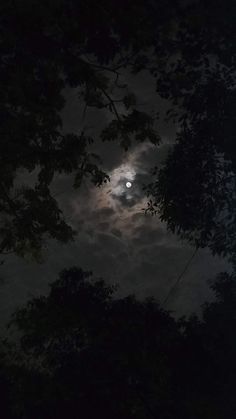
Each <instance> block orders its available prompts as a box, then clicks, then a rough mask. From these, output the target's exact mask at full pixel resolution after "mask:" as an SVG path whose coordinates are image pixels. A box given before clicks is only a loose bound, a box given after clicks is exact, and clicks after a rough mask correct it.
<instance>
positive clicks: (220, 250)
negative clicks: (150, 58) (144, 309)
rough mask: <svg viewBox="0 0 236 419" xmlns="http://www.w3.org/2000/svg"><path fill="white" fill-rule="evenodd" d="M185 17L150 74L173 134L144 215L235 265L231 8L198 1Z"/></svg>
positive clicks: (235, 154) (230, 3) (235, 152)
mask: <svg viewBox="0 0 236 419" xmlns="http://www.w3.org/2000/svg"><path fill="white" fill-rule="evenodd" d="M182 12H183V13H182V15H181V17H180V19H179V20H178V21H177V23H176V31H175V34H174V36H173V37H172V50H170V49H168V48H166V50H165V51H164V53H163V57H162V61H161V63H160V64H159V66H158V68H156V70H154V72H155V75H156V77H157V91H158V93H159V94H160V95H161V96H162V97H163V98H166V99H168V100H170V101H171V102H172V106H171V107H170V109H169V110H168V112H167V119H168V120H172V121H174V122H175V123H176V124H177V127H178V132H177V137H176V143H175V145H174V147H173V149H172V150H171V151H170V153H169V156H168V158H167V160H166V163H165V165H164V166H163V167H162V168H156V170H155V171H154V175H155V179H154V181H153V182H152V184H150V185H149V187H148V188H147V190H148V193H149V195H151V196H152V198H151V201H150V202H149V207H148V210H150V211H152V212H153V213H155V212H158V213H159V214H160V217H161V219H162V220H163V221H166V222H167V225H168V227H169V229H170V230H171V231H173V232H176V233H177V234H179V235H180V236H181V237H183V238H186V239H188V240H190V242H192V243H193V244H194V245H195V246H196V247H205V246H208V247H209V248H210V249H211V250H212V252H213V253H214V254H220V255H223V256H227V257H228V258H230V259H231V261H233V262H234V263H235V251H236V242H235V238H236V231H235V225H236V223H235V217H236V212H235V208H236V206H235V204H236V183H235V179H236V178H235V167H236V149H235V141H234V133H235V128H236V126H235V112H234V109H235V99H236V91H235V83H236V79H235V60H236V48H235V45H236V44H235V35H236V34H235V25H234V22H233V16H235V12H236V9H235V2H233V1H227V2H226V3H222V2H220V1H208V2H205V1H201V0H199V1H196V2H189V5H188V6H187V7H186V8H185V9H183V10H182Z"/></svg>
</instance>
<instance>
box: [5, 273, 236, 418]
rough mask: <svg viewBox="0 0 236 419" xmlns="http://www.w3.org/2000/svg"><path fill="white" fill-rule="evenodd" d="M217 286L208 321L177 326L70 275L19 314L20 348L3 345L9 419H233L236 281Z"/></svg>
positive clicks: (149, 307)
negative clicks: (122, 418) (102, 418)
mask: <svg viewBox="0 0 236 419" xmlns="http://www.w3.org/2000/svg"><path fill="white" fill-rule="evenodd" d="M212 288H213V289H214V291H215V294H216V300H215V301H214V302H213V303H207V304H205V305H204V307H203V316H202V320H200V319H199V318H198V317H197V316H195V315H193V316H191V317H190V318H187V319H186V318H182V319H179V320H175V319H174V318H173V317H172V316H171V315H170V313H168V312H166V311H164V310H162V309H161V308H160V306H159V304H158V303H157V302H156V301H155V300H154V299H151V298H149V299H147V300H145V301H142V302H141V301H137V300H136V299H135V298H134V297H133V296H128V297H125V298H121V299H118V298H114V297H115V296H114V294H113V293H114V288H112V287H110V286H108V285H106V284H105V283H104V281H103V280H101V279H98V280H96V279H94V278H93V277H92V275H91V273H89V272H84V271H83V270H81V269H79V268H71V269H68V270H64V271H63V272H62V273H61V274H60V277H59V279H58V280H57V281H56V282H54V283H53V284H51V291H50V293H49V295H48V296H47V297H38V298H34V299H32V300H31V301H29V302H28V303H27V304H26V305H25V306H24V307H22V308H20V309H19V310H18V311H16V313H15V314H14V316H13V318H12V323H11V326H12V327H14V328H15V330H16V331H17V336H18V338H17V340H16V343H12V342H10V341H8V342H7V341H6V340H5V342H3V345H2V348H3V349H2V353H3V354H4V356H3V357H2V362H1V365H0V377H4V380H5V381H4V385H2V390H1V392H2V393H3V392H4V393H5V399H6V401H5V406H6V407H5V409H6V411H8V412H9V413H8V414H9V415H10V416H9V417H10V418H11V417H12V418H14V419H17V418H21V417H24V418H26V419H27V418H30V419H31V418H32V417H33V418H35V419H37V418H41V417H45V418H46V419H47V418H50V419H52V418H53V419H54V418H64V417H65V415H66V416H67V417H68V418H77V417H78V416H82V417H83V418H85V419H87V418H89V419H90V418H93V417H94V415H97V416H99V417H104V418H107V419H108V418H110V417H111V416H112V417H113V416H114V418H119V417H121V416H122V417H124V418H137V419H143V418H145V419H146V418H155V417H159V418H161V419H165V418H169V419H174V418H176V415H178V417H181V418H184V419H185V418H186V419H189V418H192V419H197V418H199V417H201V418H203V419H211V418H212V417H213V416H214V417H215V418H217V419H224V418H225V417H227V418H233V417H234V416H235V407H236V406H235V397H234V385H233V384H234V381H235V376H236V364H235V359H236V357H235V354H236V341H235V333H234V331H235V320H236V312H235V307H236V305H235V298H236V294H235V278H234V275H229V274H226V273H223V274H221V275H220V276H219V277H218V278H217V280H216V281H214V282H213V284H212ZM13 330H14V329H13Z"/></svg>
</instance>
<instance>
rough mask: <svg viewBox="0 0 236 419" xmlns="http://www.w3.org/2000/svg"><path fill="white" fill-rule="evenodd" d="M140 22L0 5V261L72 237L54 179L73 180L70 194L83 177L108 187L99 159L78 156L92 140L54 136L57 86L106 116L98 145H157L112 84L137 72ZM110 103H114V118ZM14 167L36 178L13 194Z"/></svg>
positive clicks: (105, 12) (142, 40)
mask: <svg viewBox="0 0 236 419" xmlns="http://www.w3.org/2000/svg"><path fill="white" fill-rule="evenodd" d="M150 6H151V4H150ZM124 7H125V9H126V14H125V16H124V13H123V10H124ZM149 13H150V11H149V9H146V7H145V4H144V2H143V1H141V0H139V1H138V2H136V3H135V4H134V3H133V2H132V1H129V2H119V4H118V3H117V2H116V1H112V2H110V1H106V0H105V1H103V2H99V3H98V2H95V1H93V0H90V1H89V2H83V1H74V0H72V1H69V2H68V1H65V0H61V1H53V0H52V1H49V2H48V1H38V0H34V1H33V2H32V1H29V0H23V1H20V2H19V1H12V2H9V1H3V2H1V15H2V19H1V23H0V27H1V34H2V39H1V61H0V76H1V86H0V91H1V103H0V118H1V128H0V130H1V131H0V133H1V142H0V159H1V160H0V166H1V169H0V171H1V182H0V211H1V226H0V237H1V241H0V251H1V252H2V253H8V252H11V251H13V252H16V253H17V254H19V255H23V256H24V255H25V254H26V253H31V254H32V255H33V256H34V257H37V255H39V254H40V250H41V248H42V245H43V240H44V239H45V236H46V237H48V236H49V237H53V238H56V239H59V240H61V241H67V240H69V239H71V238H72V237H73V233H74V232H73V231H72V229H71V227H70V226H69V225H67V224H66V222H65V220H64V218H63V214H62V213H61V211H60V209H59V208H58V203H57V201H56V200H55V199H54V198H53V197H52V196H51V191H50V184H51V182H52V180H53V178H54V174H55V173H56V172H59V173H61V172H63V173H67V174H70V173H71V174H73V176H74V186H75V187H79V185H80V184H81V182H82V180H83V179H84V178H85V177H88V178H89V179H90V180H91V181H92V182H93V183H94V184H95V185H98V186H99V185H101V184H102V183H103V182H104V181H107V180H108V176H107V175H106V174H105V173H104V172H103V171H102V169H101V167H99V166H100V165H101V162H100V160H99V157H98V156H96V155H94V154H92V153H90V152H89V150H88V145H89V144H90V143H91V142H92V141H93V139H92V138H90V137H89V136H87V135H86V134H85V133H84V132H81V133H80V134H79V135H75V134H66V135H64V134H63V131H62V129H61V128H62V120H61V117H60V111H61V110H62V108H63V106H64V103H65V100H64V98H63V94H62V91H63V89H64V88H65V87H66V86H71V87H73V88H76V89H79V94H80V97H81V100H83V101H84V104H85V109H86V107H87V106H94V107H96V108H98V109H108V110H109V111H110V112H111V114H112V115H113V117H114V120H112V121H111V123H109V125H108V126H107V127H105V128H104V130H103V132H102V133H101V137H102V139H103V140H104V141H105V140H116V139H118V140H119V141H120V143H121V145H122V146H123V147H124V148H125V149H127V148H128V147H129V145H130V143H131V139H132V138H133V137H135V139H136V140H138V141H143V140H145V139H150V140H151V141H152V142H154V143H156V142H158V140H159V138H158V136H157V134H156V132H155V130H154V128H153V123H154V120H153V118H152V117H151V116H149V115H147V114H145V113H143V112H140V111H138V110H137V109H135V97H134V95H132V94H131V93H130V92H129V91H128V90H127V88H125V86H123V85H122V84H121V83H120V81H119V70H120V69H124V68H126V67H127V65H128V64H129V61H130V59H131V58H132V60H133V61H132V66H133V68H135V69H136V71H139V69H140V68H142V67H143V65H144V63H145V59H144V57H143V55H142V56H141V55H140V51H142V50H145V48H147V47H148V45H150V42H151V41H150V39H151V37H150V31H149V30H146V29H145V27H146V24H147V25H148V27H150V28H151V27H153V25H154V19H153V18H152V20H151V21H149V18H150V14H149ZM131 17H132V19H130V18H131ZM13 28H14V30H13ZM142 57H143V58H142ZM142 62H143V64H142ZM112 87H113V88H114V87H115V88H116V90H118V91H120V93H121V96H120V98H119V99H116V98H114V97H113V96H112V94H111V93H110V90H111V89H112ZM116 102H120V103H122V104H123V107H124V109H125V110H124V111H123V112H122V113H120V112H118V110H117V106H116V105H117V103H116ZM22 168H23V169H25V170H26V171H28V173H29V174H30V173H32V172H34V173H35V172H36V173H37V181H36V184H35V186H34V187H25V186H24V185H20V187H17V188H16V180H17V174H18V172H19V169H22Z"/></svg>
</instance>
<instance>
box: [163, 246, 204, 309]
mask: <svg viewBox="0 0 236 419" xmlns="http://www.w3.org/2000/svg"><path fill="white" fill-rule="evenodd" d="M197 251H198V248H196V249H195V250H194V252H193V254H192V255H191V256H190V258H189V260H188V261H187V263H186V265H185V267H184V269H183V271H182V272H181V273H180V275H179V276H178V278H177V279H176V281H175V283H174V284H173V285H172V287H171V288H170V290H169V292H168V294H167V296H166V298H165V299H164V301H163V302H162V305H163V306H165V304H166V303H167V301H168V300H169V298H170V297H171V295H172V294H173V292H174V291H175V290H176V288H177V287H178V285H179V283H180V281H181V279H182V278H183V276H184V274H185V273H186V271H187V269H188V267H189V266H190V264H191V262H192V260H193V259H194V257H195V256H196V253H197Z"/></svg>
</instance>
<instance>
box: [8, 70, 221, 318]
mask: <svg viewBox="0 0 236 419" xmlns="http://www.w3.org/2000/svg"><path fill="white" fill-rule="evenodd" d="M123 78H124V80H126V81H128V83H129V86H130V88H131V89H134V90H135V93H136V95H137V97H138V104H139V109H141V110H145V111H151V112H159V113H160V114H161V115H162V114H164V111H165V110H166V108H167V106H168V103H167V102H166V101H164V100H160V98H159V97H158V96H157V94H156V93H155V89H154V88H153V80H152V79H151V78H150V76H148V75H147V74H146V73H145V72H142V73H141V74H139V75H138V76H136V77H135V76H132V77H131V76H128V75H127V74H123ZM64 95H65V97H66V106H65V108H64V111H63V114H62V116H63V122H64V127H63V130H64V132H75V133H78V132H79V130H81V127H82V128H83V130H84V132H85V133H86V134H87V133H88V134H92V135H93V136H95V137H96V135H97V133H98V132H99V130H100V129H101V128H102V127H103V125H104V124H105V123H106V122H107V121H108V119H109V118H110V115H109V114H108V113H106V112H105V111H99V110H97V109H96V110H93V108H88V109H87V110H86V114H85V112H84V109H83V107H82V105H81V102H80V100H79V99H78V94H77V90H76V89H67V90H65V91H64ZM120 110H121V111H122V109H121V108H120ZM160 121H161V122H159V124H158V126H157V129H158V132H159V133H160V135H161V138H162V143H161V144H160V145H159V146H154V145H151V144H150V143H141V144H133V145H132V147H131V148H130V149H129V150H128V151H127V152H125V151H123V150H122V149H121V148H120V147H119V145H118V144H114V143H105V144H104V143H101V142H100V141H99V140H97V141H95V143H94V145H92V146H91V150H92V151H94V152H96V153H97V154H99V155H100V156H101V158H102V160H103V169H104V170H105V171H106V172H107V173H108V174H109V176H110V182H108V183H107V184H105V185H104V186H101V187H100V188H97V187H95V186H92V185H91V184H90V183H86V182H85V183H83V185H82V186H81V187H80V188H79V189H77V190H74V189H73V188H72V185H71V183H72V182H71V178H70V176H66V175H57V176H56V177H55V178H54V181H53V184H52V192H53V196H55V197H57V199H58V200H59V203H60V207H61V208H62V210H63V211H64V213H65V216H66V220H67V221H68V223H69V224H70V225H71V226H72V227H73V228H75V229H76V230H77V232H78V234H77V237H76V238H75V241H74V242H73V243H69V244H66V245H64V244H60V243H58V242H53V241H49V242H48V243H47V248H45V251H44V260H43V262H42V263H41V264H37V263H36V262H32V261H27V260H23V259H21V258H19V257H17V256H8V257H6V259H5V264H4V265H3V266H2V283H1V288H0V307H1V316H0V321H1V326H3V325H4V324H5V322H6V321H7V320H8V319H9V315H10V314H11V313H12V312H13V311H14V310H15V308H16V307H17V306H18V305H21V303H23V302H25V301H26V300H27V299H28V298H31V297H32V296H35V295H39V294H42V293H46V292H47V290H48V283H50V282H53V281H54V280H55V279H56V277H57V275H58V273H59V272H60V270H61V269H63V268H67V267H71V266H80V267H82V268H83V269H89V270H92V271H93V273H94V275H95V276H102V277H103V278H104V279H105V280H106V281H108V282H109V283H116V284H118V285H119V288H118V291H117V295H127V294H129V293H132V294H135V295H136V296H137V297H138V298H144V297H146V296H150V295H153V296H155V297H156V298H157V299H158V300H159V301H160V302H162V301H164V300H165V298H166V296H167V294H168V292H169V291H170V289H171V287H172V286H173V284H174V283H175V281H176V279H177V278H178V277H179V275H180V274H181V272H182V271H183V270H184V268H185V266H186V264H187V263H188V261H189V259H190V257H191V255H192V253H193V251H194V249H193V248H192V247H190V246H189V245H188V244H187V243H184V242H181V241H180V240H179V239H177V238H176V237H175V236H174V235H173V234H171V233H168V232H167V230H166V226H165V224H164V223H162V222H161V221H160V220H159V219H158V217H157V216H156V217H155V216H154V217H152V216H151V215H145V214H144V211H143V209H144V208H145V207H146V205H147V197H146V196H145V193H144V192H143V185H144V184H145V183H148V182H149V181H150V179H151V177H150V172H151V169H152V167H153V166H158V167H160V165H161V164H162V162H163V161H164V160H165V157H166V156H167V153H168V150H169V149H170V148H171V145H172V143H173V140H174V134H175V132H176V130H177V129H178V127H177V126H173V125H172V126H170V125H168V124H166V123H164V121H163V118H160ZM19 177H20V179H23V180H24V183H31V182H34V175H33V174H31V175H30V176H29V175H26V174H25V173H24V172H22V173H20V174H19ZM126 182H131V183H132V187H131V188H127V187H126ZM225 266H226V262H225V261H224V260H223V259H219V258H217V257H215V258H214V257H213V256H211V255H210V252H209V251H208V250H199V251H198V253H197V254H196V256H195V257H194V259H193V260H192V262H191V264H190V266H189V267H188V269H187V271H186V272H185V274H184V276H183V277H182V279H181V281H180V283H179V285H178V287H177V289H176V290H175V292H174V293H173V294H172V296H171V297H170V298H169V299H168V301H167V303H166V308H168V309H169V310H173V311H174V313H175V314H176V315H177V316H179V315H182V314H189V313H191V312H193V311H195V312H196V311H199V308H200V306H201V304H202V303H203V302H204V301H206V300H207V299H210V298H211V297H212V295H211V293H210V290H209V286H208V284H207V281H208V280H209V279H211V278H213V277H214V276H215V274H216V273H218V272H220V271H223V270H224V269H225Z"/></svg>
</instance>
